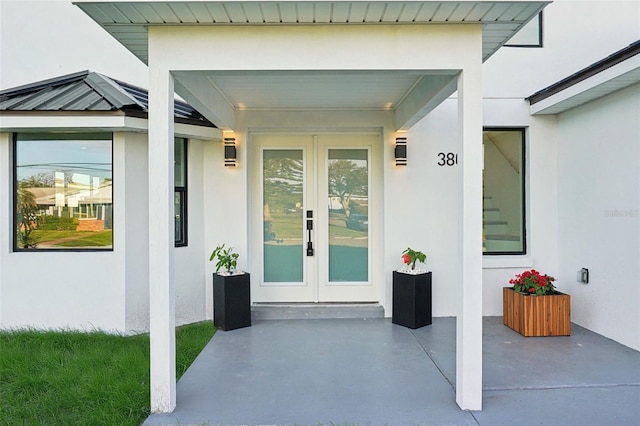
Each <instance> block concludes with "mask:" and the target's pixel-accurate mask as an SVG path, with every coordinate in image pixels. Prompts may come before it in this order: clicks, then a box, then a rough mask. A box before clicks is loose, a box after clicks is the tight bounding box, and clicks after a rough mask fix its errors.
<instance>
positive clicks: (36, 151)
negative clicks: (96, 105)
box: [15, 133, 113, 250]
mask: <svg viewBox="0 0 640 426" xmlns="http://www.w3.org/2000/svg"><path fill="white" fill-rule="evenodd" d="M15 144H16V145H15V151H16V164H15V176H16V182H17V186H18V188H20V189H21V191H18V194H19V195H18V197H16V199H17V205H16V232H17V238H16V244H15V245H16V248H17V249H24V248H30V249H70V248H71V249H87V248H88V249H92V250H94V249H105V248H106V249H110V248H111V247H112V246H113V245H112V232H111V228H112V222H113V221H112V211H113V209H112V205H113V200H112V177H111V168H112V166H111V134H110V133H104V134H91V135H79V134H78V135H73V134H64V135H62V134H18V135H17V137H16V142H15ZM18 188H16V190H17V189H18ZM27 192H28V193H29V194H31V195H30V196H29V197H27V198H28V199H29V200H30V201H29V203H30V204H29V209H30V216H31V217H32V220H31V221H30V223H29V226H28V228H29V229H28V231H29V232H28V235H26V233H27V229H26V228H25V224H24V214H23V213H24V209H25V208H26V207H25V206H24V204H23V203H21V198H22V199H25V195H24V194H25V193H27ZM25 238H26V240H25Z"/></svg>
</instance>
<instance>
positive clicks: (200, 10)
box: [73, 0, 551, 64]
mask: <svg viewBox="0 0 640 426" xmlns="http://www.w3.org/2000/svg"><path fill="white" fill-rule="evenodd" d="M73 3H74V4H76V5H77V6H78V7H80V8H81V9H82V10H83V11H84V12H85V13H86V14H87V15H89V16H90V17H91V18H92V19H93V20H94V21H96V22H97V23H98V24H99V25H100V26H102V27H103V28H104V29H105V30H106V31H107V32H108V33H109V34H111V35H112V36H113V37H114V38H116V39H117V40H118V41H119V42H120V43H122V45H124V46H125V47H126V48H127V49H129V50H130V51H131V52H132V53H133V54H134V55H136V56H137V57H138V58H140V60H142V61H143V62H144V63H145V64H146V63H147V61H148V53H149V52H148V33H147V29H148V27H149V26H155V25H376V24H378V25H379V24H385V25H416V24H417V25H421V24H422V25H424V24H469V23H472V24H477V23H481V24H482V34H483V37H482V55H483V60H487V59H488V58H489V57H490V56H491V55H493V54H494V53H495V52H496V51H497V50H498V49H499V48H500V47H501V46H502V45H503V44H505V43H506V42H507V41H508V40H509V39H510V38H511V37H512V36H513V35H514V34H515V33H517V32H518V31H519V30H520V29H521V28H522V27H523V26H524V25H525V24H526V23H527V22H529V21H530V20H531V19H532V18H534V17H535V16H537V15H538V13H539V12H540V11H541V10H542V9H543V8H544V7H545V6H546V5H547V4H548V3H551V1H527V0H508V1H506V0H494V1H469V0H463V1H434V0H425V1H404V0H386V1H313V0H311V1H305V0H289V1H288V0H278V1H245V0H226V1H207V0H188V1H159V0H147V1H130V0H75V1H74V2H73Z"/></svg>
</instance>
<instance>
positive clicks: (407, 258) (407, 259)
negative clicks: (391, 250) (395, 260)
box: [402, 254, 411, 265]
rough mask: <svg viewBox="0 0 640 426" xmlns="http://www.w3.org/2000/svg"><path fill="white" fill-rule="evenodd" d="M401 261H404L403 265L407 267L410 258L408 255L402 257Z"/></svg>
mask: <svg viewBox="0 0 640 426" xmlns="http://www.w3.org/2000/svg"><path fill="white" fill-rule="evenodd" d="M402 259H403V260H404V263H406V264H407V265H408V264H409V261H410V259H411V258H410V257H409V255H408V254H405V255H404V256H402Z"/></svg>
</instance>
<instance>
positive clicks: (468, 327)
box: [456, 55, 483, 410]
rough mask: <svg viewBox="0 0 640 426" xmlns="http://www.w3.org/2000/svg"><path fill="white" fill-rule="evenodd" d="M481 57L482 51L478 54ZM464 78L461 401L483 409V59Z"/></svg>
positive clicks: (461, 113)
mask: <svg viewBox="0 0 640 426" xmlns="http://www.w3.org/2000/svg"><path fill="white" fill-rule="evenodd" d="M478 56H480V55H478ZM477 62H478V63H477V65H476V64H473V65H472V66H471V67H470V68H469V67H465V69H464V70H463V71H462V73H461V74H460V76H459V77H458V119H459V123H460V124H459V126H460V135H461V137H462V152H461V157H462V164H461V165H462V167H461V174H462V176H461V182H462V188H461V195H462V199H461V204H460V209H461V214H460V238H461V252H460V268H461V271H462V274H461V283H460V284H459V286H458V289H459V294H458V302H459V304H458V315H457V319H456V402H457V403H458V405H459V406H460V408H462V409H463V410H481V409H482V166H483V165H482V162H483V158H482V63H481V60H480V57H478V61H477Z"/></svg>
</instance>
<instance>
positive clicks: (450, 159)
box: [438, 152, 458, 166]
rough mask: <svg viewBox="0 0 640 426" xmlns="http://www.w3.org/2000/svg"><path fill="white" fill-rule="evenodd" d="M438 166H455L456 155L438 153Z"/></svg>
mask: <svg viewBox="0 0 640 426" xmlns="http://www.w3.org/2000/svg"><path fill="white" fill-rule="evenodd" d="M438 158H439V159H440V160H438V166H455V165H456V164H458V154H454V153H453V152H439V153H438Z"/></svg>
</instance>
